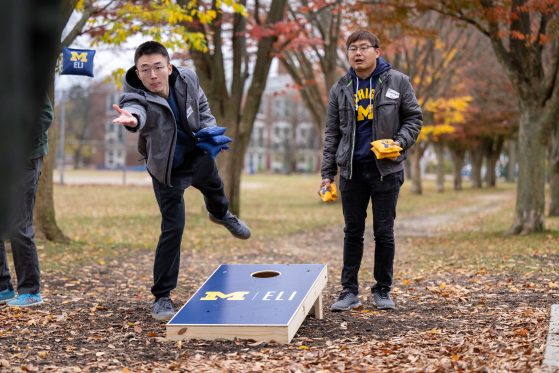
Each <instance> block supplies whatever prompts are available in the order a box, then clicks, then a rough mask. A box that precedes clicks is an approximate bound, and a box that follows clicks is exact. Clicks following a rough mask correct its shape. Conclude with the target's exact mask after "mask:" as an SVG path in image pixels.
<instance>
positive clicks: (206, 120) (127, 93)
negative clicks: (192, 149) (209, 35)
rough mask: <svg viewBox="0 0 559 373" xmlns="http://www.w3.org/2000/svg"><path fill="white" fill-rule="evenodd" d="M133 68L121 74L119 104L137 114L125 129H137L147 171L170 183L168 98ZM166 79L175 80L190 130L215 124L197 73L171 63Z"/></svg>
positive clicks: (172, 139) (173, 136)
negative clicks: (132, 125) (145, 82)
mask: <svg viewBox="0 0 559 373" xmlns="http://www.w3.org/2000/svg"><path fill="white" fill-rule="evenodd" d="M135 69H136V68H135V67H132V68H130V69H129V70H128V72H127V73H126V75H125V76H124V79H123V85H124V93H123V95H122V97H121V98H120V106H121V107H122V108H123V109H125V110H127V111H129V112H130V113H131V114H133V115H135V116H136V118H137V119H138V127H136V128H132V129H131V128H129V127H125V128H126V129H128V130H129V131H131V132H139V136H138V151H139V152H140V154H141V155H142V156H143V157H144V159H145V161H146V166H147V169H148V172H149V173H150V174H151V175H152V176H153V177H154V178H156V179H157V180H158V181H159V182H161V183H163V184H166V185H171V168H172V165H173V155H174V153H175V144H176V141H177V123H176V121H175V117H174V115H173V111H172V110H171V107H170V106H169V104H168V103H167V100H165V99H164V98H162V97H160V96H157V95H155V94H153V93H151V92H150V91H148V90H147V88H146V87H144V85H143V84H142V82H141V81H140V79H139V78H138V76H137V75H136V71H135ZM169 82H170V84H171V82H174V88H175V93H176V96H177V104H178V106H179V110H180V114H181V115H182V116H183V118H184V117H186V122H185V123H187V124H188V128H189V130H190V131H192V132H197V131H198V130H200V129H202V128H205V127H212V126H216V125H217V124H216V121H215V118H214V116H213V115H212V113H211V112H210V107H209V105H208V99H207V98H206V95H205V94H204V91H203V90H202V87H200V83H199V81H198V76H196V74H195V73H194V72H193V71H192V70H189V69H186V68H182V67H175V66H173V72H172V75H171V76H170V77H169Z"/></svg>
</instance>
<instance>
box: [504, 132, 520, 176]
mask: <svg viewBox="0 0 559 373" xmlns="http://www.w3.org/2000/svg"><path fill="white" fill-rule="evenodd" d="M517 147H518V146H517V141H516V140H514V139H509V143H508V151H509V163H508V164H507V177H506V180H507V182H509V183H514V182H515V181H516V166H517V158H516V154H517V152H516V149H517Z"/></svg>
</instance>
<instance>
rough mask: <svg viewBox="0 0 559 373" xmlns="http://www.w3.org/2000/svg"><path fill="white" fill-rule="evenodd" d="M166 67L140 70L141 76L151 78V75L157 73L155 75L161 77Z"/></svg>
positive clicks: (160, 66)
mask: <svg viewBox="0 0 559 373" xmlns="http://www.w3.org/2000/svg"><path fill="white" fill-rule="evenodd" d="M163 69H165V66H163V65H155V66H154V67H144V68H141V69H139V70H138V72H139V73H140V75H142V76H151V73H152V72H153V73H155V75H159V74H161V73H162V72H163Z"/></svg>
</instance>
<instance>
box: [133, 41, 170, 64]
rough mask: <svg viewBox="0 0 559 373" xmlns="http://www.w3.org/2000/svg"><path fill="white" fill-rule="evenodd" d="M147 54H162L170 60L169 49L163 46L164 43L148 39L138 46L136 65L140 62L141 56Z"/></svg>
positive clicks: (135, 54)
mask: <svg viewBox="0 0 559 373" xmlns="http://www.w3.org/2000/svg"><path fill="white" fill-rule="evenodd" d="M147 54H160V55H162V56H163V57H165V58H167V62H169V61H170V58H169V52H167V49H166V48H165V47H164V46H163V44H161V43H158V42H156V41H153V40H152V41H146V42H145V43H142V44H140V46H139V47H138V48H136V52H134V65H135V64H137V63H138V60H139V59H140V57H142V56H145V55H147Z"/></svg>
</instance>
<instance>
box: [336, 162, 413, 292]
mask: <svg viewBox="0 0 559 373" xmlns="http://www.w3.org/2000/svg"><path fill="white" fill-rule="evenodd" d="M403 182H404V172H403V171H399V172H396V173H393V174H390V175H386V176H384V177H383V178H381V177H380V174H379V173H378V170H377V169H376V165H374V164H369V165H367V164H361V165H360V164H355V165H354V167H353V177H352V179H351V180H350V179H345V178H343V177H342V178H341V180H340V192H341V196H342V207H343V213H344V220H345V228H344V232H345V237H344V265H343V269H342V286H343V288H344V289H349V290H351V291H352V292H353V293H355V294H357V293H358V292H359V279H358V274H359V268H360V266H361V260H362V258H363V235H364V233H365V221H366V218H367V208H368V206H369V200H370V201H372V204H373V209H372V210H373V232H374V237H375V268H374V277H375V281H376V284H375V285H374V286H373V288H372V290H373V291H374V290H375V289H377V288H385V289H387V290H390V287H391V286H392V273H393V263H394V252H395V246H394V219H396V203H397V202H398V194H399V192H400V187H401V186H402V183H403Z"/></svg>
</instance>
